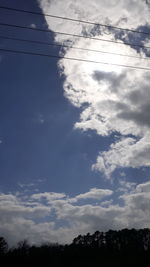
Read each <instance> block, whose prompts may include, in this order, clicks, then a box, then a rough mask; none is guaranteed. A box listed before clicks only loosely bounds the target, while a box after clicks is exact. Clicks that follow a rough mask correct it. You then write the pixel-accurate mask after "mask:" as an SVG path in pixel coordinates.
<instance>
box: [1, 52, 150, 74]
mask: <svg viewBox="0 0 150 267" xmlns="http://www.w3.org/2000/svg"><path fill="white" fill-rule="evenodd" d="M0 51H3V52H9V53H17V54H25V55H33V56H42V57H49V58H57V59H65V60H73V61H80V62H87V63H97V64H102V65H109V66H118V67H124V68H131V69H137V70H147V71H150V68H147V67H136V66H130V65H123V64H116V63H108V62H101V61H95V60H87V59H80V58H72V57H63V56H57V55H50V54H41V53H34V52H27V51H24V50H13V49H5V48H0Z"/></svg>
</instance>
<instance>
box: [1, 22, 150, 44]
mask: <svg viewBox="0 0 150 267" xmlns="http://www.w3.org/2000/svg"><path fill="white" fill-rule="evenodd" d="M0 25H1V26H7V27H14V28H19V29H27V30H33V31H41V32H50V33H52V32H53V33H54V34H60V35H66V36H72V37H77V38H85V39H91V40H95V41H103V42H109V43H115V44H121V45H130V46H135V47H142V48H148V49H149V48H150V47H149V46H144V45H139V44H132V43H128V42H123V43H122V42H120V41H115V40H107V39H101V38H97V37H96V38H95V37H90V36H85V35H79V34H72V33H64V32H58V31H51V30H48V29H41V28H32V27H29V26H20V25H16V24H8V23H2V22H0Z"/></svg>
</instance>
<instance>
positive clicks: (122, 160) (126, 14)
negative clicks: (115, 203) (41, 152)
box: [39, 0, 150, 177]
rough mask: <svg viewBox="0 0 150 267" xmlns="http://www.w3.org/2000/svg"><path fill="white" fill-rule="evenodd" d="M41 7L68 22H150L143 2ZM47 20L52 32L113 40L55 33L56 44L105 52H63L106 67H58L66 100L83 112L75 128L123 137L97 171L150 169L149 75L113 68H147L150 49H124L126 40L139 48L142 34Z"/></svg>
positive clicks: (42, 3)
mask: <svg viewBox="0 0 150 267" xmlns="http://www.w3.org/2000/svg"><path fill="white" fill-rule="evenodd" d="M39 3H40V6H41V8H42V10H43V12H44V13H50V14H54V15H59V16H62V14H63V16H64V17H71V18H75V19H80V20H86V21H92V22H94V21H95V22H97V23H100V24H111V25H114V26H117V27H122V28H130V29H131V28H134V29H137V30H139V29H140V27H142V26H146V25H149V23H150V19H149V15H150V13H149V12H150V10H149V4H148V2H147V1H144V0H143V1H133V0H127V1H123V0H121V1H118V0H114V1H111V3H110V1H98V0H94V1H92V2H91V1H87V2H86V9H85V2H84V1H79V0H77V1H72V0H65V1H60V0H57V1H56V0H52V1H48V0H42V1H39ZM62 11H63V12H62ZM45 19H46V22H47V24H48V27H49V28H50V29H51V30H52V31H61V32H66V33H75V34H85V33H86V35H87V34H89V35H90V36H92V37H95V38H97V39H98V38H100V39H105V40H108V41H109V42H106V41H99V40H93V39H88V38H79V37H78V38H77V37H73V36H69V37H68V36H65V35H59V34H55V41H56V42H59V43H64V42H69V43H71V44H73V45H74V46H77V47H80V48H87V49H92V50H100V51H101V52H89V51H83V50H82V51H80V50H79V49H78V50H75V49H73V48H71V47H70V48H66V49H65V50H64V55H65V56H66V57H73V58H78V59H85V60H93V61H100V62H102V63H108V65H105V64H96V63H95V64H94V63H87V62H78V61H69V60H65V59H62V60H60V61H59V64H58V66H59V69H60V72H61V73H62V74H63V75H64V77H65V81H64V94H65V96H66V97H67V98H68V99H69V101H70V102H71V103H72V104H73V105H75V106H77V107H82V109H81V110H82V111H81V114H80V120H79V121H78V122H76V124H75V128H78V129H81V130H84V131H86V130H89V129H90V130H94V131H96V132H97V134H98V135H101V136H109V135H110V134H112V133H115V134H116V133H118V136H121V138H120V139H118V141H117V142H112V144H111V146H110V148H109V149H108V151H103V152H102V151H100V153H99V155H98V157H97V161H96V163H95V164H94V165H93V169H94V170H98V171H102V172H104V173H105V174H106V176H107V177H110V176H111V173H112V172H113V171H114V170H115V169H116V168H120V167H123V168H125V167H133V168H137V167H141V166H150V162H149V159H148V155H149V149H150V148H149V143H150V142H149V141H150V140H149V128H150V120H149V111H150V101H149V99H150V86H149V71H146V70H143V71H142V70H139V71H137V70H135V69H130V68H125V67H121V66H120V67H118V66H115V65H111V64H119V65H127V66H135V67H136V66H138V67H140V66H142V67H148V66H149V62H148V60H144V59H142V58H144V57H145V56H146V55H147V50H145V49H142V48H138V49H137V47H134V46H132V45H124V42H125V41H126V40H127V41H128V42H131V40H132V41H133V42H134V43H135V42H136V40H138V43H139V42H140V37H139V34H137V33H136V34H135V33H131V32H130V34H129V32H128V31H123V30H122V31H118V30H117V29H112V28H109V29H107V28H106V27H103V26H98V25H97V26H95V25H91V24H85V23H77V22H71V21H67V20H63V19H55V20H54V19H52V18H49V17H45ZM140 36H141V44H144V45H145V44H148V42H149V40H148V38H147V36H146V35H145V36H144V35H143V34H141V35H140ZM112 41H118V42H119V43H115V42H112ZM105 52H109V54H107V53H105ZM113 53H114V54H113ZM115 53H118V54H120V55H115ZM123 55H128V56H129V57H127V56H123ZM130 56H131V57H130ZM148 68H149V67H148Z"/></svg>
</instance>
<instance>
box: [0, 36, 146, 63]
mask: <svg viewBox="0 0 150 267" xmlns="http://www.w3.org/2000/svg"><path fill="white" fill-rule="evenodd" d="M0 38H1V39H6V40H13V41H19V42H26V43H31V44H32V43H33V44H42V45H48V46H56V47H60V48H72V49H77V50H82V51H87V52H96V53H102V54H109V55H115V56H122V57H130V58H137V59H143V60H150V58H148V57H137V56H133V55H126V54H121V53H115V52H108V51H101V50H97V49H89V48H83V47H77V46H72V45H65V44H63V45H61V44H55V43H49V42H43V41H35V40H29V39H21V38H15V37H7V36H2V35H0Z"/></svg>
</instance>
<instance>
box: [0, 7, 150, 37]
mask: <svg viewBox="0 0 150 267" xmlns="http://www.w3.org/2000/svg"><path fill="white" fill-rule="evenodd" d="M0 9H5V10H10V11H16V12H22V13H28V14H33V15H40V16H45V17H51V18H56V19H63V20H68V21H74V22H78V23H84V24H89V25H94V26H101V27H106V28H109V29H116V30H121V31H128V32H133V33H139V34H146V35H150V33H149V32H145V31H138V30H135V29H128V28H122V27H117V26H113V25H107V24H101V23H96V22H91V21H86V20H79V19H73V18H69V17H63V16H57V15H52V14H44V13H41V12H35V11H29V10H23V9H18V8H11V7H6V6H0Z"/></svg>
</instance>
